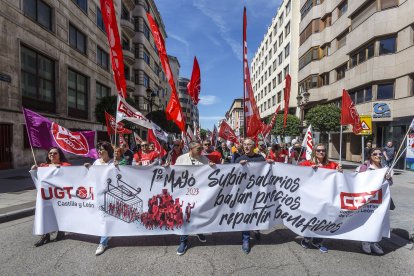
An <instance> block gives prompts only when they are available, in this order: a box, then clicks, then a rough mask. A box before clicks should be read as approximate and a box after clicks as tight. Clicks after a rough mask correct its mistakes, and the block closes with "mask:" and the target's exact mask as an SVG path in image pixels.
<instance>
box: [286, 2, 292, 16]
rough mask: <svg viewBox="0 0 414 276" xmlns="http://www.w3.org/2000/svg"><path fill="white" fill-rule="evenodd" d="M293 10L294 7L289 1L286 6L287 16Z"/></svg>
mask: <svg viewBox="0 0 414 276" xmlns="http://www.w3.org/2000/svg"><path fill="white" fill-rule="evenodd" d="M291 8H292V5H291V3H290V0H289V2H287V4H286V14H289V13H290V10H291Z"/></svg>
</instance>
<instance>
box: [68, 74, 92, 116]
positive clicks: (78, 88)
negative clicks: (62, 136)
mask: <svg viewBox="0 0 414 276" xmlns="http://www.w3.org/2000/svg"><path fill="white" fill-rule="evenodd" d="M68 111H69V113H68V115H69V116H72V117H76V118H83V119H87V118H88V80H87V78H86V76H84V75H82V74H80V73H78V72H75V71H73V70H71V69H69V71H68Z"/></svg>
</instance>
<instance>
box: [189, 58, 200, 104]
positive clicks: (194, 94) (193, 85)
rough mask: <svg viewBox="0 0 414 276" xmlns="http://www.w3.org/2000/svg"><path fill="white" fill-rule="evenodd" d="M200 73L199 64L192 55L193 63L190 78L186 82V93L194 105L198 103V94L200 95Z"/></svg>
mask: <svg viewBox="0 0 414 276" xmlns="http://www.w3.org/2000/svg"><path fill="white" fill-rule="evenodd" d="M200 85H201V73H200V66H199V65H198V61H197V58H196V57H194V64H193V72H192V73H191V80H190V82H189V83H188V84H187V89H188V95H190V97H191V99H192V100H193V103H194V104H195V105H197V104H198V102H199V101H200V99H199V98H198V96H199V95H200V89H201V86H200Z"/></svg>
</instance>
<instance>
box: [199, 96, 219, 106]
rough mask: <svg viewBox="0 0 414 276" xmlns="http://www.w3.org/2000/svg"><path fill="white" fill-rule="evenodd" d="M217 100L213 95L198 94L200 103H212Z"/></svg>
mask: <svg viewBox="0 0 414 276" xmlns="http://www.w3.org/2000/svg"><path fill="white" fill-rule="evenodd" d="M217 101H218V98H217V97H216V96H214V95H204V96H200V102H199V103H200V104H201V105H212V104H215V103H216V102H217Z"/></svg>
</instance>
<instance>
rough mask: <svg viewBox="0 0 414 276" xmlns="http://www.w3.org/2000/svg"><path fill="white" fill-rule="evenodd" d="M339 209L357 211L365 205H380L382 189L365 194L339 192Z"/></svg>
mask: <svg viewBox="0 0 414 276" xmlns="http://www.w3.org/2000/svg"><path fill="white" fill-rule="evenodd" d="M340 197H341V209H345V210H358V209H359V208H360V207H361V206H363V205H365V204H367V203H374V204H381V203H382V189H379V190H377V191H372V192H365V193H344V192H341V195H340Z"/></svg>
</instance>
